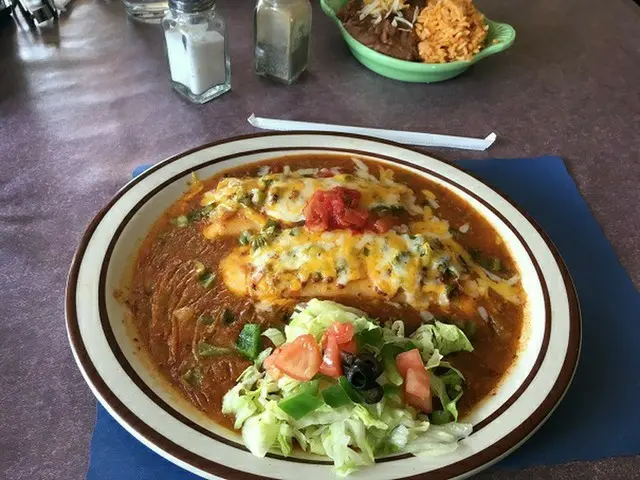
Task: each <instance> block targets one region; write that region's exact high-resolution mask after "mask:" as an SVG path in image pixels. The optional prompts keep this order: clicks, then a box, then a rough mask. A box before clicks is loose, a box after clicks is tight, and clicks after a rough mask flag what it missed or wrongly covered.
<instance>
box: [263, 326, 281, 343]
mask: <svg viewBox="0 0 640 480" xmlns="http://www.w3.org/2000/svg"><path fill="white" fill-rule="evenodd" d="M262 336H263V337H267V338H268V339H269V340H271V342H273V344H274V345H275V346H276V347H279V346H280V345H282V344H283V343H284V342H285V338H284V334H283V333H282V332H281V331H280V330H278V329H277V328H267V329H266V330H265V331H264V332H262Z"/></svg>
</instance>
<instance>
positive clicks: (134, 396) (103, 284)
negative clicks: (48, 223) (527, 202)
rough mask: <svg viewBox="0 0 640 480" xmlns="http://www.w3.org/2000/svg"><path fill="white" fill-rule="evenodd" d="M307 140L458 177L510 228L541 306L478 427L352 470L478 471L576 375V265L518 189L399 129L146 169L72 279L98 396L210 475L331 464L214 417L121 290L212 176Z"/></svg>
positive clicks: (224, 148) (75, 331) (84, 250)
mask: <svg viewBox="0 0 640 480" xmlns="http://www.w3.org/2000/svg"><path fill="white" fill-rule="evenodd" d="M297 153H314V154H315V153H334V154H335V153H337V154H343V155H348V156H354V155H357V156H359V157H365V158H366V157H369V158H373V159H376V160H378V161H380V162H383V163H384V162H393V163H396V164H400V165H401V166H402V167H403V168H407V169H410V170H412V171H413V172H414V173H416V174H418V175H422V176H425V177H427V178H429V179H430V180H432V181H435V182H438V183H440V184H443V185H445V186H446V187H447V188H449V189H451V190H453V191H454V192H455V193H456V194H457V195H459V196H460V197H462V198H463V199H464V200H466V201H467V202H468V203H469V204H470V205H471V206H472V207H473V208H475V209H477V210H478V211H479V212H481V213H482V215H483V216H484V217H485V218H486V219H487V220H488V221H489V222H490V223H491V224H492V225H493V226H494V227H495V228H496V230H497V231H498V233H499V234H500V235H501V237H502V238H503V239H504V241H505V242H506V243H507V245H508V248H509V249H510V250H511V252H512V255H513V257H514V259H515V261H516V263H517V266H518V269H519V271H520V272H521V278H522V284H523V287H524V289H525V291H526V293H527V297H528V300H527V315H526V317H527V319H526V322H525V327H524V335H523V336H522V339H521V344H520V349H519V355H518V357H517V359H516V361H515V363H514V365H513V366H512V368H511V369H510V370H509V372H508V373H507V375H506V376H505V378H504V380H503V382H502V384H501V385H500V387H499V388H498V389H497V391H496V392H495V395H493V396H491V397H489V398H488V399H487V400H486V401H484V402H483V403H482V404H481V405H480V406H479V407H478V408H476V409H475V410H474V412H473V413H472V415H471V416H470V418H468V419H466V420H468V421H470V422H472V423H473V425H474V432H473V434H472V435H471V436H470V437H469V438H467V439H465V440H464V441H463V442H461V444H460V448H459V449H458V450H457V451H456V452H454V453H452V454H449V455H446V456H442V457H436V458H424V457H422V458H417V457H413V456H412V455H409V454H405V455H397V456H392V457H386V458H383V459H380V460H379V461H378V462H377V463H376V465H375V466H373V467H371V468H367V469H364V470H362V471H361V472H359V473H357V474H355V475H353V476H352V477H350V478H352V479H354V480H355V479H364V478H366V479H368V480H378V479H385V480H386V479H391V478H413V477H416V478H417V477H418V476H421V475H423V474H425V473H428V474H429V478H430V479H436V478H457V477H460V478H462V477H466V476H469V475H471V474H473V473H476V472H478V471H479V470H481V469H483V468H486V467H487V466H489V465H491V464H492V463H494V462H496V461H498V460H499V459H501V458H502V457H504V456H506V455H507V454H509V453H510V452H512V451H513V450H514V449H516V448H517V447H518V446H519V445H521V444H522V443H523V442H524V441H525V440H526V439H527V438H528V437H529V436H530V435H532V434H533V433H534V432H535V430H536V429H537V428H538V427H539V426H540V425H541V424H542V423H543V422H544V421H545V420H546V418H547V417H548V416H549V415H550V414H551V412H552V411H553V409H554V408H555V407H556V405H557V404H558V402H559V401H560V400H561V399H562V397H563V395H564V393H565V391H566V389H567V387H568V386H569V384H570V382H571V379H572V377H573V373H574V371H575V367H576V364H577V361H578V357H579V351H580V341H581V331H580V330H581V324H580V313H579V308H578V303H577V300H576V295H575V291H574V288H573V285H572V282H571V279H570V277H569V274H568V272H567V270H566V268H565V266H564V264H563V262H562V260H561V259H560V257H559V256H558V254H557V252H556V250H555V248H554V247H553V246H552V244H551V243H550V242H549V239H548V238H547V237H546V236H545V234H544V233H542V231H541V230H540V229H539V228H538V227H537V226H536V225H535V224H533V223H532V221H531V220H530V219H529V218H528V217H527V216H526V215H525V214H523V213H522V212H521V211H520V210H518V209H517V208H516V207H515V206H514V205H513V204H512V203H511V202H509V201H508V200H507V199H505V198H504V196H502V195H500V194H498V193H497V192H496V191H495V190H493V189H491V188H490V187H488V186H487V185H486V184H484V183H482V182H481V181H479V180H477V179H475V178H473V177H472V176H470V175H468V174H467V173H465V172H463V171H462V170H460V169H458V168H456V167H453V166H451V165H449V164H447V163H444V162H441V161H439V160H436V159H434V158H432V157H429V156H427V155H425V154H422V153H419V152H416V151H413V150H411V149H408V148H405V147H401V146H398V145H395V144H391V143H385V142H380V141H375V140H371V139H368V138H365V137H355V136H349V135H340V134H319V133H295V134H262V135H254V136H247V137H239V138H233V139H229V140H224V141H220V142H216V143H214V144H211V145H206V146H203V147H199V148H196V149H193V150H190V151H188V152H185V153H183V154H180V155H176V156H175V157H172V158H169V159H167V160H165V161H163V162H160V163H158V164H157V165H155V166H154V167H152V168H151V169H149V170H147V171H146V172H144V173H143V174H142V175H140V176H138V177H137V178H135V179H134V180H132V181H131V182H129V183H128V184H127V185H125V186H124V187H123V188H122V190H120V191H119V192H118V193H117V194H116V195H115V197H114V198H113V199H112V200H111V201H110V202H109V203H108V205H107V206H106V207H105V208H104V209H103V210H102V211H101V212H100V213H99V214H98V215H97V216H96V218H95V219H94V220H93V221H92V222H91V224H90V225H89V228H88V229H87V231H86V233H85V235H84V237H83V238H82V241H81V244H80V247H79V248H78V252H77V253H76V256H75V258H74V261H73V264H72V267H71V271H70V274H69V279H68V285H67V299H66V316H67V329H68V334H69V340H70V342H71V347H72V349H73V353H74V356H75V359H76V361H77V363H78V366H79V367H80V370H81V371H82V374H83V375H84V378H85V379H86V381H87V383H88V384H89V386H90V387H91V389H92V391H93V393H94V394H95V395H96V397H97V398H98V400H99V401H100V402H101V403H102V404H103V405H104V407H105V408H106V409H107V410H108V411H109V413H110V414H111V415H113V416H114V418H115V419H116V420H117V421H118V422H119V423H120V424H121V425H122V426H123V427H124V428H125V429H127V430H128V431H129V432H130V433H131V434H132V435H134V436H135V437H136V438H137V439H138V440H140V441H141V442H143V443H144V444H145V445H147V446H148V447H149V448H151V449H153V450H154V451H156V452H157V453H159V454H160V455H162V456H163V457H165V458H167V459H169V460H171V461H172V462H174V463H176V464H177V465H179V466H181V467H183V468H185V469H187V470H190V471H191V472H194V473H196V474H198V475H201V476H203V477H208V478H216V477H223V478H265V477H269V478H279V479H280V478H281V479H285V478H288V479H299V478H308V479H319V478H331V477H332V476H333V475H334V474H333V472H332V465H331V463H330V462H329V461H327V459H326V458H323V457H317V456H313V455H307V454H303V453H296V454H295V456H293V457H289V458H284V457H282V456H279V455H277V454H273V455H269V456H268V457H267V458H264V459H259V458H256V457H254V456H252V455H251V454H250V453H249V452H248V451H247V450H246V449H245V448H244V447H243V446H242V442H241V439H240V438H239V436H238V435H236V434H235V433H233V432H229V431H228V430H225V429H223V428H221V427H218V426H217V425H215V424H214V423H213V422H211V421H209V420H207V419H205V418H203V416H202V415H199V414H198V412H197V411H195V409H194V408H193V407H191V406H190V405H188V404H187V403H186V402H185V401H183V400H182V399H181V398H180V397H179V395H178V394H177V393H175V392H174V391H173V390H172V389H171V388H170V387H169V386H168V384H167V383H166V381H164V380H163V379H161V378H159V376H158V375H157V374H156V373H155V372H154V371H153V369H152V368H150V367H149V364H148V362H147V361H146V360H145V358H144V355H143V354H141V352H140V348H139V346H138V344H137V343H136V342H135V341H134V340H133V339H132V335H131V334H130V332H129V331H128V329H127V327H126V323H127V322H126V321H125V320H126V318H127V312H126V310H125V308H124V307H123V305H122V304H121V303H119V302H118V301H117V300H116V299H115V298H114V295H113V292H114V290H116V289H118V288H121V287H122V281H123V280H122V279H123V278H126V274H127V272H128V270H129V269H130V267H131V262H132V260H133V259H134V258H135V254H136V250H137V247H138V246H139V243H140V240H141V239H142V238H144V237H145V235H146V233H147V231H148V229H149V227H150V226H151V225H152V223H153V222H154V221H155V220H156V218H158V217H159V216H160V214H161V213H162V212H163V211H164V210H165V209H166V208H167V207H169V205H171V204H172V203H173V202H174V201H175V200H177V199H178V198H179V197H180V196H181V194H182V193H183V192H184V190H185V187H186V183H187V181H188V179H189V177H190V175H191V173H192V172H195V173H196V174H197V175H198V177H199V178H206V177H209V176H211V175H213V174H215V173H217V172H219V171H221V170H224V169H227V168H230V167H234V166H237V165H240V164H243V163H250V162H255V161H259V160H264V159H267V158H272V157H278V156H282V155H293V154H297Z"/></svg>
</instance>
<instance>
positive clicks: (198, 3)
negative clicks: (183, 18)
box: [169, 0, 216, 13]
mask: <svg viewBox="0 0 640 480" xmlns="http://www.w3.org/2000/svg"><path fill="white" fill-rule="evenodd" d="M215 4H216V1H215V0H169V8H170V9H172V10H176V11H178V12H181V13H198V12H204V11H206V10H209V9H211V8H212V7H214V6H215Z"/></svg>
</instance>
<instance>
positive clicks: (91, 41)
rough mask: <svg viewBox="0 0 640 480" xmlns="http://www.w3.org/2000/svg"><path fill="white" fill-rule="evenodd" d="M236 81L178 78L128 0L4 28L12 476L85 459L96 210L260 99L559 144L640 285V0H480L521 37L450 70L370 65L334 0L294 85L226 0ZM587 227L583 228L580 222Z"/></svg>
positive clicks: (64, 475) (519, 145)
mask: <svg viewBox="0 0 640 480" xmlns="http://www.w3.org/2000/svg"><path fill="white" fill-rule="evenodd" d="M218 4H219V7H220V9H221V11H222V13H223V14H224V15H225V17H226V18H227V20H228V24H229V30H230V50H231V57H232V72H233V73H232V83H233V90H232V92H231V93H228V94H226V95H224V96H223V97H221V98H219V99H217V100H215V101H213V102H211V103H209V104H207V105H204V106H195V105H190V104H187V103H186V102H184V101H182V100H181V99H180V98H179V97H178V96H177V95H175V94H173V93H172V92H171V90H170V89H169V86H168V74H167V66H166V64H165V59H164V55H163V50H162V35H161V31H160V30H159V27H157V26H147V25H141V24H136V23H134V22H131V21H128V20H127V18H126V16H125V14H124V12H123V8H122V4H121V3H120V2H118V1H112V2H109V1H95V0H86V1H80V2H78V3H76V4H75V5H73V6H72V7H71V8H69V10H68V11H67V12H66V13H65V14H64V15H63V17H62V18H61V20H60V22H59V24H58V25H57V26H53V27H51V28H49V29H47V30H45V31H43V34H42V35H40V36H38V35H33V34H32V33H30V32H29V31H25V30H22V29H19V28H16V27H3V28H1V29H0V161H1V168H0V382H1V384H0V385H1V388H0V477H2V478H7V479H13V480H20V479H34V478H38V479H76V478H82V477H83V476H84V475H85V471H86V468H87V462H88V451H89V441H90V438H91V432H92V427H93V423H94V420H95V400H94V398H93V396H92V395H91V392H90V391H89V388H88V387H87V386H86V385H85V383H84V381H83V379H82V377H81V375H80V373H79V371H78V369H77V368H76V366H75V364H74V361H73V358H72V355H71V351H70V349H69V347H68V345H67V338H66V333H65V328H64V312H63V296H64V283H65V277H66V274H67V269H68V267H69V264H70V262H71V257H72V255H73V252H74V249H75V247H76V245H77V242H78V240H79V238H80V236H81V234H82V231H83V230H84V228H85V227H86V225H87V224H88V222H89V220H90V219H91V217H92V216H93V215H94V214H95V213H96V212H97V211H98V209H99V208H100V207H101V206H102V205H103V204H104V203H106V201H107V200H108V199H109V197H110V196H111V195H113V194H114V193H115V192H116V190H117V189H118V188H119V187H120V186H121V185H122V184H124V183H125V182H126V181H127V180H128V179H129V177H130V173H131V171H132V169H133V168H134V167H135V166H137V165H140V164H143V163H152V162H156V161H158V160H160V159H162V158H164V157H167V156H169V155H172V154H174V153H178V152H180V151H183V150H186V149H188V148H191V147H194V146H197V145H199V144H201V143H205V142H210V141H213V140H216V139H219V138H223V137H228V136H232V135H237V134H243V133H249V132H252V131H253V129H252V127H250V126H249V125H248V124H247V122H246V118H247V117H248V116H249V114H250V113H252V112H255V113H256V114H259V115H264V116H274V117H285V118H292V119H303V120H310V121H319V122H330V123H346V124H355V125H364V126H376V127H382V128H395V129H408V130H420V131H428V132H436V133H448V134H454V135H468V136H479V137H484V136H485V135H487V134H488V133H489V132H491V131H495V132H496V133H497V134H498V141H497V142H496V144H495V146H493V147H492V148H491V149H490V151H489V152H482V153H469V152H462V151H455V150H441V151H438V150H435V151H433V153H434V154H436V155H437V156H439V157H441V158H444V159H457V158H469V157H478V158H484V157H522V156H536V155H541V154H557V155H560V156H562V157H564V159H565V160H566V162H567V164H568V167H569V169H570V171H571V173H572V175H573V176H574V178H575V179H576V182H577V184H578V186H579V188H580V191H581V192H582V194H583V195H584V197H585V198H586V200H587V202H588V203H589V205H590V206H591V208H592V209H593V212H594V214H595V216H596V218H597V219H598V221H599V222H600V224H601V225H602V227H603V229H604V231H605V234H606V235H607V237H608V238H609V240H610V241H611V243H612V244H613V245H614V247H615V249H616V251H617V253H618V255H619V257H620V259H621V261H622V263H623V264H624V266H625V267H626V268H627V270H628V271H629V273H630V275H631V277H632V279H633V281H634V283H635V285H636V286H639V285H640V242H638V234H637V232H638V230H639V229H640V216H639V215H638V213H637V208H638V205H640V188H638V180H640V161H639V157H638V152H639V151H640V129H639V128H638V127H639V126H640V89H639V88H638V85H640V8H638V6H636V5H635V4H633V3H632V2H631V0H608V1H602V0H566V1H562V2H561V1H558V0H539V1H536V2H529V1H527V0H495V1H492V2H491V1H489V0H484V1H483V0H478V4H479V6H480V7H481V9H483V10H484V12H485V13H486V14H487V16H488V17H490V18H492V19H496V20H500V21H503V22H507V23H510V24H512V25H513V26H514V27H515V28H516V30H517V32H518V38H517V41H516V43H515V45H514V46H513V47H512V48H511V49H510V50H509V51H508V52H507V53H504V54H501V55H498V56H495V57H490V58H489V59H487V60H484V61H482V62H481V63H480V64H478V65H476V66H475V67H473V68H472V69H471V70H470V71H469V72H467V73H466V74H464V75H463V76H461V77H459V78H457V79H454V80H451V81H448V82H445V83H442V84H434V85H411V84H403V83H400V82H395V81H391V80H387V79H385V78H382V77H379V76H377V75H375V74H373V73H372V72H369V71H368V70H366V69H364V68H363V67H361V66H360V65H359V64H358V63H357V62H356V61H355V60H354V59H353V58H352V57H351V56H350V54H349V53H348V50H347V49H346V47H345V45H344V44H343V42H342V40H341V38H340V37H339V35H338V32H337V30H336V29H335V28H334V26H333V25H332V24H330V22H329V20H328V19H327V18H326V17H324V15H323V14H322V12H321V11H320V10H319V9H318V8H316V9H315V12H314V14H315V17H314V25H313V45H312V53H311V60H310V68H309V72H308V73H307V74H306V75H305V76H304V77H303V78H302V79H301V81H300V82H299V83H297V84H295V85H292V86H281V85H275V84H272V83H270V82H268V81H264V80H263V79H260V78H258V77H256V76H255V75H254V74H253V71H252V40H251V39H252V34H251V28H252V27H251V25H252V20H251V10H252V5H253V2H252V1H251V0H233V1H231V0H226V1H222V0H220V1H219V2H218ZM577 241H579V239H577ZM639 469H640V457H631V458H617V459H609V460H605V461H599V462H580V463H573V464H568V465H560V466H553V467H540V468H535V469H529V470H524V471H522V472H516V473H512V472H508V473H504V472H493V473H488V474H484V475H481V477H482V478H485V479H495V480H497V479H507V478H509V479H511V478H515V479H525V478H527V479H528V478H548V479H552V478H553V479H556V480H565V479H566V480H569V479H582V478H585V479H607V480H609V479H614V478H637V473H636V472H637V471H638V470H639Z"/></svg>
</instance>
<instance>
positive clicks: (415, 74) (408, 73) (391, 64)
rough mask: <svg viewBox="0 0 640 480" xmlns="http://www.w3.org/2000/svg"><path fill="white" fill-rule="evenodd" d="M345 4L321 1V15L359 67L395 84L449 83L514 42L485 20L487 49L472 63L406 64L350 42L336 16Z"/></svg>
mask: <svg viewBox="0 0 640 480" xmlns="http://www.w3.org/2000/svg"><path fill="white" fill-rule="evenodd" d="M346 2H347V0H320V5H321V6H322V10H324V13H326V14H327V15H329V17H331V18H332V19H333V21H334V22H336V24H337V25H338V27H339V28H340V32H341V33H342V37H343V38H344V40H345V41H346V42H347V45H348V46H349V49H350V50H351V53H352V54H353V56H354V57H356V59H357V60H358V61H359V62H360V63H362V64H363V65H364V66H365V67H367V68H368V69H369V70H373V71H374V72H376V73H378V74H380V75H382V76H383V77H388V78H393V79H394V80H401V81H403V82H414V83H434V82H442V81H443V80H448V79H449V78H453V77H455V76H458V75H460V74H461V73H462V72H464V71H465V70H467V69H468V68H469V67H470V66H471V65H473V64H474V63H476V62H479V61H480V60H482V59H483V58H485V57H488V56H489V55H495V54H496V53H500V52H502V51H504V50H506V49H507V48H509V47H510V46H511V45H512V44H513V42H514V40H515V39H516V31H515V30H514V28H513V27H512V26H511V25H507V24H506V23H498V22H493V21H491V20H489V19H488V18H485V21H486V22H487V25H489V34H488V36H487V42H488V44H489V46H488V47H485V48H483V49H482V50H481V51H480V53H478V54H476V55H474V56H473V58H472V59H471V60H469V61H461V60H459V61H455V62H450V63H420V62H409V61H407V60H400V59H397V58H393V57H390V56H388V55H384V54H382V53H379V52H376V51H375V50H372V49H371V48H369V47H366V46H364V45H363V44H362V43H360V42H359V41H357V40H356V39H355V38H353V37H352V36H351V34H349V32H347V29H346V28H344V26H343V25H342V22H341V21H340V19H339V18H338V16H337V15H336V12H338V11H339V10H340V8H341V7H342V6H343V5H344V4H345V3H346ZM494 40H497V42H495V43H494V42H493V41H494Z"/></svg>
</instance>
